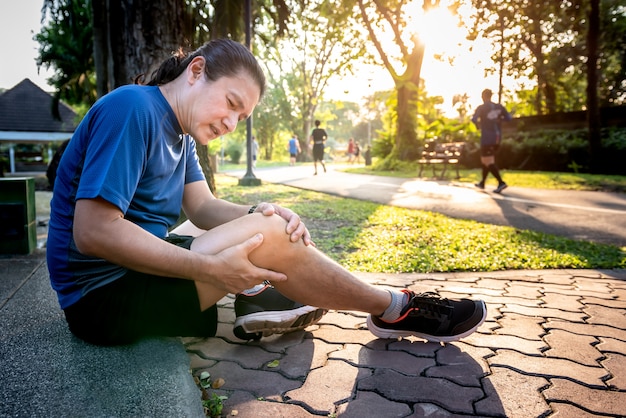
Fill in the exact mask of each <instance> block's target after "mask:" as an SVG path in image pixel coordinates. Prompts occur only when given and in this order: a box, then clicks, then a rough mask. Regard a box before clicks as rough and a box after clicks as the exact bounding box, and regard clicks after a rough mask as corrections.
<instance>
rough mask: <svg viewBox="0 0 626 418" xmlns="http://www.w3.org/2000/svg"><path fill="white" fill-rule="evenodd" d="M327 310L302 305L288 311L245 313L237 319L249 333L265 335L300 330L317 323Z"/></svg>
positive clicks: (236, 324) (237, 323)
mask: <svg viewBox="0 0 626 418" xmlns="http://www.w3.org/2000/svg"><path fill="white" fill-rule="evenodd" d="M326 312H327V311H326V310H325V309H321V308H316V307H314V306H308V305H305V306H301V307H299V308H296V309H291V310H288V311H264V312H258V313H252V314H248V315H243V316H240V317H238V318H237V319H236V320H235V325H234V327H235V328H237V327H241V328H242V329H243V330H244V331H245V332H247V333H248V334H257V333H261V334H262V335H263V336H264V337H268V336H270V335H273V334H285V333H288V332H293V331H298V330H301V329H304V328H306V327H308V326H311V325H313V324H316V323H317V322H319V320H320V319H322V316H324V314H325V313H326Z"/></svg>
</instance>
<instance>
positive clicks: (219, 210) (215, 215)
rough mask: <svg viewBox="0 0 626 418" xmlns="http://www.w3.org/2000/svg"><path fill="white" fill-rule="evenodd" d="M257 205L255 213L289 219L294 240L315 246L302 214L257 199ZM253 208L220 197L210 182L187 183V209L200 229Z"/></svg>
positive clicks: (184, 202)
mask: <svg viewBox="0 0 626 418" xmlns="http://www.w3.org/2000/svg"><path fill="white" fill-rule="evenodd" d="M256 206H257V207H256V209H255V212H259V213H263V214H264V215H265V216H272V215H274V214H276V215H278V216H280V217H281V218H283V219H285V220H286V221H287V227H286V228H285V233H286V234H288V235H289V238H290V240H291V241H292V242H296V241H299V240H300V239H302V240H304V243H305V244H306V245H315V244H314V243H313V241H312V240H311V235H310V233H309V231H308V229H306V227H305V226H304V224H303V223H302V222H301V221H300V216H298V215H297V214H296V213H295V212H293V211H292V210H291V209H287V208H284V207H282V206H279V205H275V204H272V203H267V202H256ZM250 208H251V206H249V205H238V204H235V203H232V202H228V201H226V200H222V199H217V198H216V197H215V196H213V193H211V190H210V189H209V186H208V185H207V183H206V181H196V182H193V183H188V184H186V185H185V193H184V195H183V210H184V211H185V214H186V215H187V217H188V218H189V220H190V221H191V222H192V223H193V224H194V225H195V226H196V227H198V228H200V229H204V230H209V229H212V228H215V227H216V226H219V225H222V224H225V223H227V222H230V221H232V220H233V219H237V218H240V217H242V216H246V215H247V214H248V213H249V210H250Z"/></svg>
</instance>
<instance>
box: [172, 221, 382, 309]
mask: <svg viewBox="0 0 626 418" xmlns="http://www.w3.org/2000/svg"><path fill="white" fill-rule="evenodd" d="M285 227H286V222H285V220H283V219H282V218H280V217H279V216H277V215H274V216H270V217H268V216H264V215H262V214H252V215H247V216H244V217H241V218H238V219H235V220H234V221H231V222H228V223H227V224H224V225H220V226H218V227H216V228H213V229H211V230H209V231H202V230H200V229H198V228H196V227H195V226H193V225H192V224H191V223H190V222H186V223H184V224H183V225H181V226H180V227H178V228H176V229H175V230H174V231H173V232H174V233H177V234H186V235H194V236H197V237H198V238H196V240H195V241H194V242H193V245H192V246H191V250H192V251H196V252H199V253H203V254H216V253H218V252H220V251H221V250H223V249H225V248H227V247H230V246H232V245H235V244H238V243H240V242H243V241H244V240H246V239H248V238H249V237H251V236H253V235H254V234H256V233H257V232H261V233H262V234H263V236H264V240H263V244H262V245H261V246H260V247H259V248H257V249H256V250H254V251H253V252H252V253H251V254H250V261H252V262H253V263H254V264H256V265H257V266H259V267H263V268H267V269H271V270H274V271H279V272H282V273H285V274H286V275H287V277H288V280H287V281H286V282H282V283H276V284H275V287H276V288H277V289H278V290H279V291H280V292H281V293H282V294H284V295H285V296H287V297H288V298H290V299H292V300H296V301H298V302H300V303H303V304H306V305H311V306H317V307H320V308H326V309H347V310H356V311H362V312H367V313H371V314H373V315H381V314H382V313H383V312H384V311H385V309H386V308H387V307H388V306H389V304H390V302H391V296H390V294H389V292H387V291H386V290H385V289H382V288H378V287H374V286H371V285H369V284H367V283H364V282H362V281H361V280H359V279H358V278H357V277H355V276H354V275H352V274H351V273H350V272H349V271H347V270H345V269H344V268H343V267H341V266H340V265H339V264H337V263H336V262H334V261H333V260H331V259H330V258H328V257H327V256H325V255H324V254H323V253H321V252H320V251H318V250H317V249H316V248H314V247H311V246H308V247H307V246H305V245H304V243H303V242H302V241H299V242H296V243H293V242H291V241H289V236H288V235H287V234H286V233H285ZM196 287H197V289H198V295H199V298H200V301H201V305H202V307H203V308H205V307H208V306H211V305H213V304H215V303H216V302H217V301H218V300H220V299H221V298H222V297H223V296H224V294H223V292H222V291H219V290H217V289H215V288H214V287H212V286H210V285H206V284H205V283H196ZM242 290H244V289H242Z"/></svg>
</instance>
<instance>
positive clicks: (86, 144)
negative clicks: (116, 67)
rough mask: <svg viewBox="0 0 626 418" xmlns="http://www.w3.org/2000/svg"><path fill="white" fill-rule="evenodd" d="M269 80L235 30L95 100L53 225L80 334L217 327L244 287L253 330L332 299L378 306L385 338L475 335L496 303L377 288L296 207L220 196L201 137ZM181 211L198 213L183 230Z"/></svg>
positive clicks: (67, 161)
mask: <svg viewBox="0 0 626 418" xmlns="http://www.w3.org/2000/svg"><path fill="white" fill-rule="evenodd" d="M264 89H265V76H264V74H263V71H262V69H261V67H260V65H259V64H258V62H257V61H256V59H255V58H254V56H253V55H252V54H251V53H250V51H249V50H248V49H247V48H245V47H244V46H243V45H240V44H238V43H236V42H233V41H230V40H223V39H222V40H215V41H211V42H209V43H207V44H205V45H204V46H202V47H201V48H199V49H198V50H196V51H194V52H192V53H190V54H187V55H185V54H182V52H180V53H177V54H175V55H174V56H172V57H171V58H170V59H168V60H166V61H165V62H164V63H163V64H162V65H161V67H160V68H159V69H158V70H157V71H156V72H155V73H154V74H153V76H152V78H151V80H150V81H149V82H148V83H147V85H131V86H124V87H120V88H118V89H116V90H114V91H113V92H111V93H109V94H108V95H106V96H104V97H103V98H101V99H100V100H99V101H98V102H97V103H96V104H95V105H94V106H93V107H92V108H91V109H90V111H89V112H88V114H87V115H86V116H85V118H84V119H83V121H82V122H81V124H80V126H79V127H78V128H77V130H76V132H75V134H74V137H73V138H72V139H71V141H70V143H69V144H68V146H67V149H66V151H65V153H64V154H63V157H62V159H61V162H60V164H59V168H58V172H57V179H56V182H55V186H54V194H53V199H52V202H51V219H50V224H49V235H48V252H47V257H48V267H49V269H50V279H51V282H52V286H53V288H54V289H55V290H56V291H57V294H58V298H59V302H60V304H61V307H62V308H63V310H64V312H65V316H66V319H67V322H68V324H69V328H70V330H71V331H72V332H73V333H74V334H75V335H77V336H78V337H80V338H83V339H84V340H86V341H89V342H92V343H95V344H103V345H112V344H125V343H130V342H133V341H136V340H137V339H139V338H142V337H146V336H213V335H214V334H215V332H216V328H217V307H216V303H217V302H218V301H219V300H220V299H222V298H223V297H224V295H226V294H227V293H234V294H236V295H237V297H236V301H235V311H236V316H237V318H236V322H235V330H234V332H235V335H236V336H238V337H240V338H242V339H253V338H260V337H261V336H267V335H271V334H273V333H285V332H290V331H294V330H298V329H303V328H305V327H307V326H309V325H311V324H314V323H316V322H317V321H319V319H320V318H321V317H322V315H323V314H324V313H325V312H326V310H327V309H345V310H355V311H362V312H367V313H369V314H370V316H369V317H368V320H367V323H368V327H369V329H370V331H371V332H372V333H374V335H376V336H378V337H381V338H397V337H403V336H409V335H415V336H418V337H422V338H425V339H428V340H432V341H444V342H446V341H454V340H458V339H459V338H462V337H464V336H467V335H469V334H471V333H472V332H474V331H475V330H476V329H477V328H478V326H479V325H480V324H481V323H482V322H483V321H484V319H485V316H486V308H485V304H484V302H482V301H473V300H468V299H461V300H447V299H442V298H440V297H439V296H438V295H436V294H431V293H427V294H420V295H417V294H415V293H413V292H411V291H409V290H406V289H405V290H395V289H385V288H381V287H375V286H371V285H369V284H366V283H364V282H362V281H360V280H359V279H358V278H356V277H355V276H353V275H352V274H351V273H350V272H348V271H347V270H345V269H344V268H342V267H341V266H340V265H338V264H337V263H335V262H334V261H332V260H331V259H329V258H328V257H326V256H325V255H324V254H322V253H321V252H320V251H318V250H317V249H316V248H315V245H314V243H313V241H312V240H311V236H310V234H309V231H308V230H307V228H306V226H305V225H304V223H302V221H301V220H300V217H299V216H298V215H297V214H295V213H294V212H293V211H291V210H289V209H286V208H283V207H280V206H278V205H273V204H270V203H259V204H256V205H253V206H251V207H250V206H243V205H237V204H233V203H230V202H227V201H224V200H221V199H217V198H215V197H214V196H213V194H212V193H211V191H210V189H209V187H208V186H207V183H206V181H205V179H204V176H203V174H202V170H201V168H200V165H199V163H198V158H197V156H196V150H195V146H196V145H195V144H196V142H197V143H199V144H200V146H206V145H207V143H208V142H209V141H211V140H213V139H215V138H218V137H220V136H222V135H224V134H226V133H228V132H232V131H233V130H234V129H235V127H236V125H237V123H238V121H241V120H244V119H246V118H248V117H249V116H250V115H251V114H252V111H253V110H254V108H255V106H256V105H257V103H258V102H259V100H260V98H261V97H262V95H263V92H264ZM191 137H192V138H193V139H191ZM181 207H182V209H183V210H184V212H185V214H186V216H187V217H188V219H189V221H188V222H186V223H184V224H182V225H181V226H180V227H178V228H175V229H174V230H172V231H170V229H171V228H172V226H173V225H174V224H175V222H176V221H177V219H178V216H179V213H180V209H181Z"/></svg>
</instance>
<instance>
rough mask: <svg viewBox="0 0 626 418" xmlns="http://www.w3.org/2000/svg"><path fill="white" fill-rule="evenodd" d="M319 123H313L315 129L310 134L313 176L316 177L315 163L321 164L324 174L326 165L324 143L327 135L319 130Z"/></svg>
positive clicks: (317, 121) (322, 130)
mask: <svg viewBox="0 0 626 418" xmlns="http://www.w3.org/2000/svg"><path fill="white" fill-rule="evenodd" d="M320 124H321V122H320V121H319V120H316V121H315V129H313V132H311V142H312V143H313V165H314V166H315V173H313V175H314V176H317V163H318V162H319V163H320V164H322V168H323V169H324V173H325V172H326V164H324V143H325V142H326V140H327V139H328V134H327V133H326V131H325V130H324V129H322V128H320Z"/></svg>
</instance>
